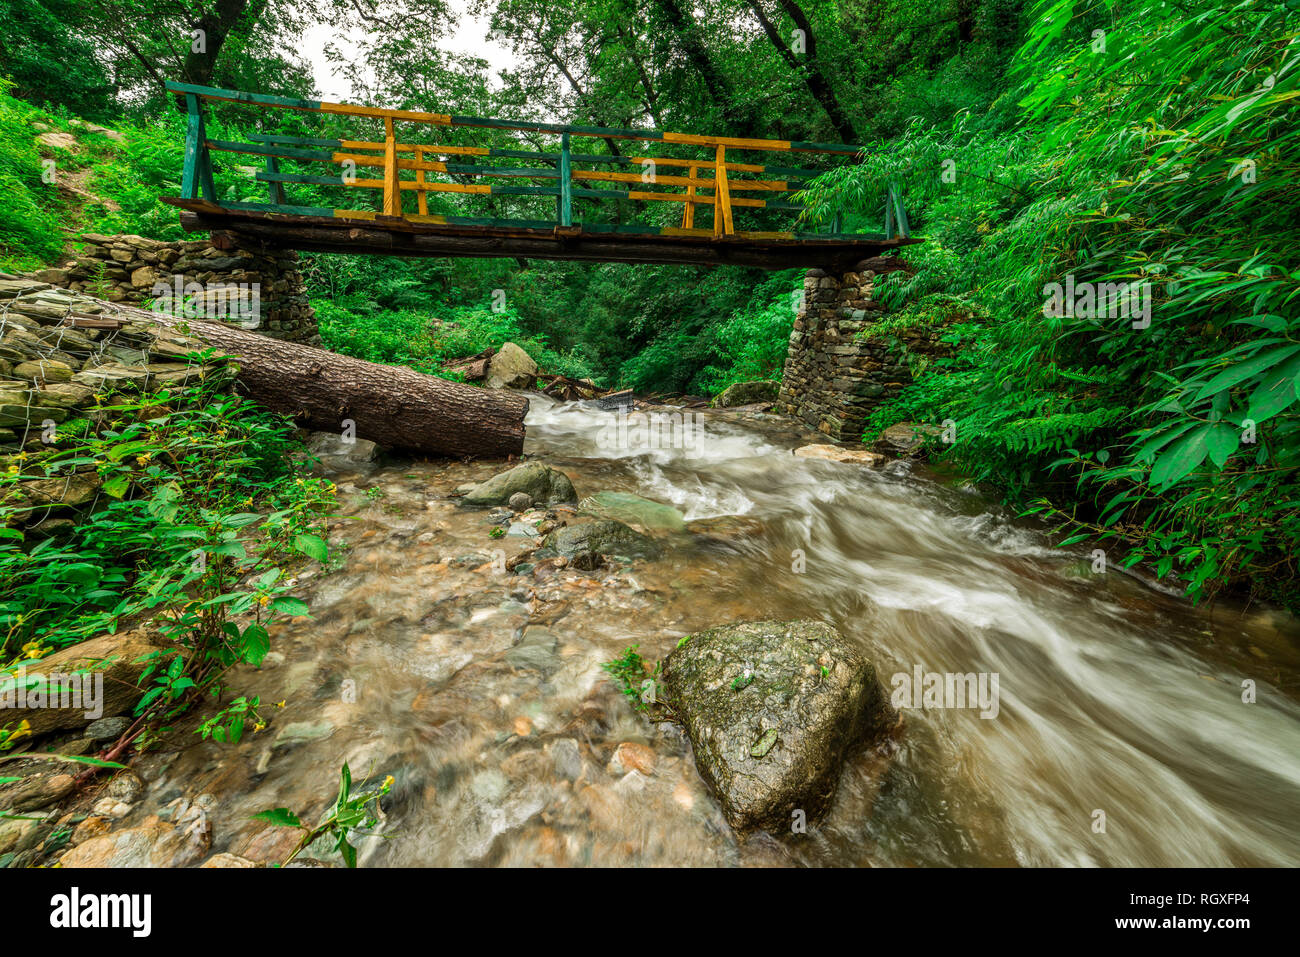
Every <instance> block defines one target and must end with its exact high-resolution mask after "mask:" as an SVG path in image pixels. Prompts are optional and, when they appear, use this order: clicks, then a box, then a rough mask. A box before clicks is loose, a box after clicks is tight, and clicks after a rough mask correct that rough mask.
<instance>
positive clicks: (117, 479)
mask: <svg viewBox="0 0 1300 957" xmlns="http://www.w3.org/2000/svg"><path fill="white" fill-rule="evenodd" d="M130 488H131V478H130V476H128V475H124V474H122V473H118V474H117V475H114V476H112V477H111V478H109V479H108V480H107V481H105V482H104V492H105V494H107V495H111V496H112V497H113V498H121V497H122V496H123V495H125V494H126V493H127V491H128V490H129V489H130Z"/></svg>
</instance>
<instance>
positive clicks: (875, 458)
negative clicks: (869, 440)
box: [794, 445, 885, 467]
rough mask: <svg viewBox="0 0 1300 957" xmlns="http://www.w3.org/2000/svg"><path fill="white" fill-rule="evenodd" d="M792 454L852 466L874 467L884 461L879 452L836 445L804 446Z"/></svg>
mask: <svg viewBox="0 0 1300 957" xmlns="http://www.w3.org/2000/svg"><path fill="white" fill-rule="evenodd" d="M794 454H795V455H797V456H799V457H800V458H805V459H826V460H827V461H828V462H850V463H852V464H854V465H866V466H868V467H874V466H877V465H879V464H880V463H881V462H883V461H884V460H885V457H884V456H883V455H881V454H880V453H879V452H869V451H867V450H866V449H844V448H840V447H839V446H838V445H805V446H804V447H803V448H799V449H795V450H794Z"/></svg>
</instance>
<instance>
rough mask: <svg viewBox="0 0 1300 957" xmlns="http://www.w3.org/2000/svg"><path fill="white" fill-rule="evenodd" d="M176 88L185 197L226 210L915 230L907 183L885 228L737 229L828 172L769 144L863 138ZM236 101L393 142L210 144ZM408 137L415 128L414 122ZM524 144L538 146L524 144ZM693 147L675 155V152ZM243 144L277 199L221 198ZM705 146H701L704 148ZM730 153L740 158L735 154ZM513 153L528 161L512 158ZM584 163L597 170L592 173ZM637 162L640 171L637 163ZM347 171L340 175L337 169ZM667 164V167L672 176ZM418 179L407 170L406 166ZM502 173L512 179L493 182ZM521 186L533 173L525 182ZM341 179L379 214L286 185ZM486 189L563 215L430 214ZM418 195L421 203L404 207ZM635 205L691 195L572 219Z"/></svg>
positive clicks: (641, 227) (790, 234) (816, 235)
mask: <svg viewBox="0 0 1300 957" xmlns="http://www.w3.org/2000/svg"><path fill="white" fill-rule="evenodd" d="M167 88H168V89H169V90H170V91H172V92H173V93H175V94H177V95H178V96H183V97H184V99H185V104H186V109H187V113H188V125H187V133H186V142H185V167H184V171H183V174H182V181H181V195H182V198H184V199H190V200H198V199H203V200H207V201H209V202H212V203H215V204H217V205H220V206H222V207H224V208H227V209H238V210H265V211H267V212H272V213H286V214H291V215H297V216H324V217H330V218H335V219H362V220H374V219H383V218H386V217H395V218H401V219H405V220H407V221H410V222H417V223H418V222H423V223H433V224H447V225H456V226H488V227H500V228H513V229H547V230H554V229H556V228H559V229H562V230H568V229H580V230H581V231H582V232H617V233H638V234H646V233H652V234H659V235H677V236H704V237H712V238H715V239H718V240H725V239H727V238H729V237H733V236H734V237H739V238H745V239H773V240H781V239H861V240H882V239H894V238H906V237H908V236H910V231H909V226H908V219H907V213H906V212H905V211H904V209H903V201H902V195H901V193H900V191H899V189H898V188H897V187H896V186H893V187H891V188H890V189H889V190H888V191H887V193H886V195H885V196H884V197H883V207H884V208H883V212H884V231H883V232H853V233H846V232H843V231H842V225H841V222H840V218H839V217H838V216H837V217H836V218H835V220H834V221H833V222H832V223H831V224H830V230H829V232H797V231H795V230H794V229H784V230H782V229H770V228H755V229H739V228H737V226H736V222H735V220H736V217H737V215H738V214H757V215H759V216H762V215H764V214H766V213H768V212H778V213H799V212H802V211H803V207H802V206H801V205H800V204H798V203H796V202H794V201H793V200H792V199H791V194H793V193H795V192H797V191H798V190H799V189H801V188H802V187H803V186H804V185H805V184H806V183H807V181H808V180H809V179H811V178H812V177H814V176H816V175H818V173H819V172H821V171H820V170H814V169H805V168H801V167H796V166H789V165H782V164H778V163H771V162H768V161H767V160H768V159H769V156H770V154H772V153H807V154H823V155H831V156H839V157H849V158H851V157H854V156H856V155H857V154H859V153H860V152H861V151H862V148H861V147H857V146H848V145H843V144H836V143H811V142H801V141H791V140H769V139H748V138H740V137H725V136H706V135H700V134H693V133H671V132H665V131H659V130H636V129H618V128H610V127H592V126H575V125H571V124H558V123H537V122H525V121H515V120H503V119H493V118H487V117H478V116H458V115H452V114H440V113H426V112H421V111H415V110H393V109H384V108H380V107H367V106H352V105H348V104H343V103H328V102H323V101H318V100H301V99H293V98H290V97H281V96H266V95H262V94H256V93H245V92H242V91H239V90H219V89H213V88H210V87H202V86H194V85H190V84H184V83H168V84H167ZM205 103H207V104H213V103H233V104H240V105H243V106H246V107H256V108H264V109H274V110H297V111H306V112H313V113H321V114H326V115H329V114H333V115H337V116H340V117H350V118H352V119H353V120H354V121H356V122H357V123H359V124H371V125H372V128H373V126H374V125H376V124H382V127H383V137H382V138H369V139H367V138H361V137H360V134H358V138H356V139H347V138H343V137H341V136H340V137H339V138H324V137H308V136H292V135H285V134H271V133H257V134H252V135H250V136H249V139H250V140H251V142H246V143H240V142H228V141H223V140H213V139H210V138H209V136H208V131H207V122H206V118H205V115H204V104H205ZM398 124H403V125H405V126H407V127H411V126H415V125H418V126H419V127H420V129H419V130H418V131H417V133H418V135H411V134H407V135H405V136H403V137H401V138H399V137H398V135H397V125H398ZM427 127H434V128H441V129H443V130H451V129H456V128H462V127H469V128H477V129H487V130H500V131H506V132H509V133H515V134H521V135H523V136H526V137H531V138H536V137H538V136H553V137H558V140H559V143H558V146H559V149H558V151H547V150H542V149H516V148H513V146H480V145H465V144H460V143H437V142H430V143H422V142H419V141H418V140H420V139H421V138H422V137H423V136H424V134H425V133H427ZM404 132H405V130H404ZM574 138H586V139H594V140H601V141H605V142H606V143H608V144H610V147H611V152H610V153H607V154H604V153H589V152H573V150H572V149H571V141H572V140H573V139H574ZM617 141H630V142H632V143H645V144H652V145H651V150H653V153H651V152H649V151H644V152H639V153H638V154H637V155H622V154H621V153H618V152H615V151H614V150H613V145H614V144H615V143H616V142H617ZM518 145H520V146H523V145H527V144H526V143H524V142H519V143H518ZM669 148H672V149H674V150H677V151H685V152H693V153H694V154H695V155H693V156H691V155H687V156H682V155H672V154H669V153H668V152H666V150H667V149H669ZM213 152H224V153H237V154H244V155H248V156H256V157H261V158H262V159H263V161H264V164H265V169H264V170H262V171H259V172H258V173H256V178H257V179H258V180H259V181H261V182H264V183H266V185H267V188H268V192H269V202H266V203H251V202H232V201H222V200H219V199H218V196H217V189H216V185H215V183H214V180H213V173H212V153H213ZM701 152H703V153H704V155H700V153H701ZM738 152H741V153H757V154H762V160H763V161H762V162H738V161H736V159H735V154H736V153H738ZM729 154H730V155H729ZM282 161H284V162H289V163H292V164H295V165H306V164H324V165H325V166H327V167H328V168H329V172H328V173H327V174H324V175H322V174H320V173H305V172H283V171H282V170H281V162H282ZM502 161H525V162H526V163H528V164H530V165H524V166H518V165H510V164H508V163H505V162H502ZM587 167H599V168H597V169H589V168H587ZM630 168H639V169H636V170H635V171H634V170H633V169H630ZM336 169H337V172H336V171H335V170H336ZM664 171H666V172H664ZM404 174H409V175H404ZM496 180H503V181H504V182H496ZM520 181H528V182H527V183H521V182H520ZM295 184H297V185H315V186H337V187H341V188H344V189H349V190H350V189H361V190H368V191H372V192H371V193H370V194H369V195H371V196H373V197H375V198H376V199H377V202H376V206H377V207H378V208H376V209H358V208H347V207H331V206H306V205H295V204H293V203H292V202H290V201H289V200H288V199H287V196H286V188H285V187H286V186H291V185H295ZM430 194H433V195H435V196H437V195H478V196H487V197H494V196H500V197H553V198H554V200H555V216H554V218H553V219H549V218H548V219H530V218H518V217H514V218H511V217H483V216H462V215H456V214H454V213H451V212H442V213H431V212H430V211H429V196H430ZM407 197H411V202H409V203H408V202H407V201H406V199H407ZM611 199H614V200H629V201H633V202H642V203H672V204H680V205H681V207H682V214H681V220H680V225H677V224H674V225H670V226H664V225H660V226H654V225H649V224H644V223H634V224H622V223H612V224H611V223H601V222H595V221H582V222H579V221H575V218H574V203H575V201H590V200H597V201H600V200H611ZM701 208H702V209H703V210H704V211H705V212H706V213H711V222H710V223H709V224H708V225H707V226H697V225H696V213H697V210H699V209H701Z"/></svg>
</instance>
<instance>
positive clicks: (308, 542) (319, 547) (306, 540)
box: [293, 532, 330, 562]
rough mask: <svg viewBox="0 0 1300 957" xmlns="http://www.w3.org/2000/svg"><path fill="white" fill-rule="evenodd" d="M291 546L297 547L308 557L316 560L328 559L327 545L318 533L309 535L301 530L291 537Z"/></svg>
mask: <svg viewBox="0 0 1300 957" xmlns="http://www.w3.org/2000/svg"><path fill="white" fill-rule="evenodd" d="M293 547H294V548H296V549H298V551H300V552H302V553H303V554H304V555H306V556H307V557H308V558H314V559H316V561H318V562H324V561H328V560H329V553H330V550H329V545H327V544H326V543H325V540H324V539H322V538H321V537H320V536H319V535H309V534H308V533H306V532H302V533H300V534H298V535H295V536H294V538H293Z"/></svg>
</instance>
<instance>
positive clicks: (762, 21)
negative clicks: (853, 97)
mask: <svg viewBox="0 0 1300 957" xmlns="http://www.w3.org/2000/svg"><path fill="white" fill-rule="evenodd" d="M745 2H746V4H747V5H748V6H749V9H750V10H752V11H753V12H754V17H755V19H757V20H758V23H759V26H761V27H762V28H763V32H764V33H765V34H767V38H768V39H769V40H770V41H771V42H772V46H773V47H775V48H776V52H777V53H778V54H780V56H781V59H783V60H784V61H785V62H786V64H787V65H788V66H789V67H790V69H791V70H793V71H794V72H795V74H796V75H797V76H798V77H799V78H800V79H801V80H802V81H803V83H804V85H805V86H806V87H807V88H808V92H809V93H810V94H811V95H812V98H813V99H814V100H816V101H817V102H818V103H819V104H821V107H822V109H824V110H825V111H826V115H827V117H829V118H830V121H831V125H832V126H833V127H835V132H836V133H837V134H838V135H839V137H840V139H841V140H842V141H843V142H845V143H853V142H856V141H857V139H858V133H857V130H855V129H854V127H853V122H852V121H851V120H850V119H849V116H848V112H847V111H846V110H845V109H844V107H843V105H841V103H840V101H839V98H838V97H837V96H836V95H835V88H834V86H832V85H831V81H830V77H829V76H828V75H827V70H826V67H825V64H824V63H823V62H822V59H821V57H820V56H819V54H818V47H817V37H816V34H815V33H814V32H813V27H812V23H811V21H809V19H808V15H807V14H806V13H805V12H804V10H803V8H802V7H800V6H799V4H798V3H796V2H795V0H777V2H778V3H779V4H780V6H781V9H782V10H784V11H785V13H786V15H787V16H789V18H790V20H791V22H793V23H794V26H795V30H796V31H797V33H792V34H791V38H792V40H793V39H794V37H795V36H798V37H799V38H800V40H801V41H802V42H801V43H800V44H799V46H801V47H802V53H800V52H799V51H798V50H796V49H795V48H794V47H792V46H791V44H789V43H786V42H785V39H784V38H783V37H782V36H781V33H780V31H779V30H777V28H776V25H775V24H774V23H773V22H772V20H771V19H770V18H769V17H768V15H767V12H766V11H765V10H764V9H763V4H762V0H745Z"/></svg>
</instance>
